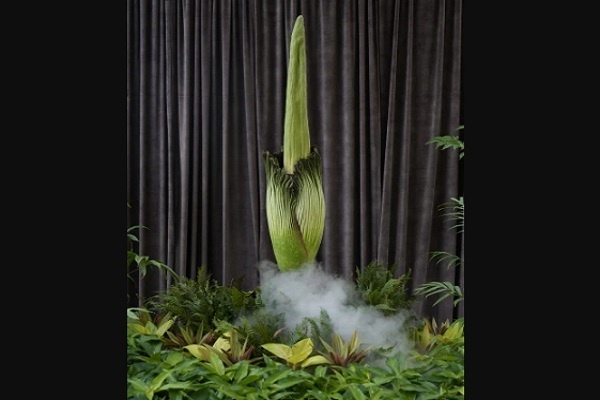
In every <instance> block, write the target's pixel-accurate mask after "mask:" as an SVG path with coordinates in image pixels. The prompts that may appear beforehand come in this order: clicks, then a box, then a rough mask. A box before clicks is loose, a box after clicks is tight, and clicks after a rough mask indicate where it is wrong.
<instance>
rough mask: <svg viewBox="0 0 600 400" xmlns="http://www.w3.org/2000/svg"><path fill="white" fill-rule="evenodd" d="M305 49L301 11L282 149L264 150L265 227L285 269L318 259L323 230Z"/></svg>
mask: <svg viewBox="0 0 600 400" xmlns="http://www.w3.org/2000/svg"><path fill="white" fill-rule="evenodd" d="M305 47H306V46H305V37H304V20H303V17H302V16H301V15H300V16H298V18H296V21H295V23H294V28H293V29H292V35H291V41H290V58H289V68H288V79H287V88H286V90H287V91H286V105H285V107H286V108H285V121H284V130H283V151H282V152H280V153H275V154H270V153H269V152H265V153H264V154H263V158H264V162H265V171H266V178H267V183H266V185H267V194H266V214H267V225H268V228H269V234H270V236H271V244H272V246H273V252H274V254H275V258H276V261H277V265H278V267H279V269H280V270H281V271H289V270H293V269H297V268H299V267H301V266H302V265H303V264H306V263H310V262H312V261H314V260H315V258H316V255H317V251H318V250H319V247H320V246H321V241H322V239H323V230H324V228H325V198H324V195H323V185H322V167H321V157H320V155H319V153H318V152H317V150H316V148H315V147H314V146H313V147H311V145H310V134H309V129H308V108H307V84H306V83H307V80H306V51H305V50H306V49H305ZM282 164H283V166H282Z"/></svg>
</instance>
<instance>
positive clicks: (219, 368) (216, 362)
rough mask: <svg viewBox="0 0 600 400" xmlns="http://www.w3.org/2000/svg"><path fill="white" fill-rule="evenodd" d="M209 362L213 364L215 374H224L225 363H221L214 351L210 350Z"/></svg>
mask: <svg viewBox="0 0 600 400" xmlns="http://www.w3.org/2000/svg"><path fill="white" fill-rule="evenodd" d="M209 361H210V364H211V365H212V366H213V368H214V369H215V371H216V372H217V374H219V375H220V376H223V375H225V365H223V361H221V359H220V358H219V356H217V355H216V354H215V353H213V352H211V353H210V355H209Z"/></svg>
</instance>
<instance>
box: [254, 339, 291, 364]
mask: <svg viewBox="0 0 600 400" xmlns="http://www.w3.org/2000/svg"><path fill="white" fill-rule="evenodd" d="M261 347H263V348H264V349H265V350H268V351H270V352H271V353H273V354H275V355H276V356H277V357H279V358H283V359H284V360H286V361H287V360H288V359H289V358H290V357H291V356H292V348H291V347H290V346H287V345H285V344H282V343H265V344H263V345H261Z"/></svg>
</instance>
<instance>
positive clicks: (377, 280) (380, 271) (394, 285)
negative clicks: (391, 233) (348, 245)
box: [355, 261, 415, 315]
mask: <svg viewBox="0 0 600 400" xmlns="http://www.w3.org/2000/svg"><path fill="white" fill-rule="evenodd" d="M395 267H396V266H395V265H392V266H388V265H387V264H386V263H378V262H376V261H371V263H369V265H367V266H366V267H365V268H364V269H363V270H362V271H361V270H360V268H357V269H356V277H355V281H356V288H357V289H358V291H359V293H360V294H361V296H362V300H363V301H364V302H365V303H366V304H368V305H371V306H373V307H375V308H377V309H378V310H381V311H382V312H383V314H384V315H391V314H395V313H397V312H398V311H400V310H409V309H410V307H411V305H412V304H413V303H414V301H415V296H413V295H410V294H408V290H407V288H406V284H407V283H408V282H409V281H410V273H411V272H410V270H409V272H408V273H406V274H403V275H401V276H400V277H398V278H396V277H394V272H393V271H394V269H395Z"/></svg>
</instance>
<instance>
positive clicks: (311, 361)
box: [127, 16, 464, 400]
mask: <svg viewBox="0 0 600 400" xmlns="http://www.w3.org/2000/svg"><path fill="white" fill-rule="evenodd" d="M305 69H306V60H305V40H304V22H303V18H302V16H299V17H298V18H297V19H296V21H295V24H294V27H293V30H292V36H291V45H290V63H289V72H288V86H287V98H286V114H285V126H284V144H283V150H282V152H281V153H276V154H270V153H269V152H265V153H264V161H265V171H266V175H267V196H266V202H267V204H266V205H267V222H268V227H269V232H270V237H271V241H272V246H273V250H274V255H275V258H276V260H277V263H276V264H277V270H276V271H271V272H270V274H271V275H268V274H265V275H264V276H263V275H261V279H263V278H264V281H263V282H262V283H264V284H263V285H261V287H258V288H256V289H255V290H251V291H244V290H242V289H241V286H240V285H239V283H240V282H232V284H231V285H229V286H223V285H219V284H218V283H217V281H216V280H214V279H212V277H211V275H210V274H209V273H208V271H207V268H206V267H205V266H201V267H200V268H199V270H198V274H197V278H196V279H188V278H185V277H179V276H177V275H176V274H175V272H174V271H173V270H172V269H170V268H169V267H167V266H166V265H164V264H163V263H160V262H157V261H155V260H151V259H149V258H147V257H142V256H139V255H138V254H136V253H134V252H133V250H132V249H130V250H128V271H129V266H130V265H131V263H132V262H134V261H135V262H137V264H138V265H139V264H140V262H141V264H142V265H141V268H143V267H146V266H154V267H156V268H160V269H161V270H164V271H166V272H168V273H170V274H172V275H173V276H174V278H175V279H174V283H173V285H171V286H170V288H169V289H168V290H167V291H166V292H165V293H160V294H158V295H156V296H154V297H153V298H151V299H148V300H147V301H146V302H145V304H146V306H145V307H139V308H129V309H127V399H131V400H142V399H144V400H167V399H169V400H184V399H186V400H187V399H195V400H201V399H202V400H204V399H206V400H208V399H210V400H212V399H239V400H245V399H250V400H259V399H264V400H272V399H273V400H274V399H279V400H288V399H289V400H292V399H293V400H300V399H307V400H308V399H317V400H328V399H340V400H344V399H380V400H392V399H393V400H409V399H410V400H426V399H464V320H462V319H461V320H457V321H454V322H452V323H450V322H448V321H446V322H444V323H442V324H438V323H437V322H435V320H428V319H421V320H418V319H416V318H415V317H414V315H413V314H412V313H411V311H410V310H411V305H412V303H413V302H414V300H415V296H414V295H410V294H408V293H407V288H406V285H407V283H408V282H409V281H410V273H408V274H405V275H402V276H400V277H395V276H394V273H393V270H394V266H391V267H390V266H388V265H386V264H383V263H378V262H372V263H370V264H369V265H367V266H366V267H365V268H363V269H360V268H357V269H356V274H355V278H354V281H353V282H340V281H335V280H334V281H332V282H331V286H327V287H325V290H327V291H328V292H333V293H334V296H337V297H336V299H338V300H340V301H339V303H338V304H336V307H334V308H331V309H328V308H326V307H321V309H320V311H319V312H318V313H313V314H312V315H310V316H304V317H303V318H300V319H299V320H295V321H294V322H293V323H290V319H289V318H290V313H288V312H286V310H288V309H287V308H281V307H282V306H285V307H290V306H295V305H297V304H294V303H295V302H294V299H293V298H291V297H288V295H289V296H291V294H290V293H286V291H285V290H281V292H282V293H278V294H277V296H278V297H277V296H275V297H274V296H273V293H272V292H271V291H273V287H272V286H270V285H267V284H266V281H267V280H268V279H267V278H269V277H273V279H279V278H287V277H289V278H290V279H291V280H293V281H298V280H300V279H302V277H303V274H311V273H312V274H318V273H319V271H316V270H315V262H314V261H315V259H316V256H317V253H318V249H319V247H320V243H321V240H322V236H323V229H324V218H325V201H324V193H323V188H322V183H321V159H320V156H319V154H318V152H317V150H316V148H314V147H311V146H310V137H309V131H308V119H307V113H306V70H305ZM129 234H130V231H129V230H128V238H129V239H130V240H135V237H130V236H129ZM142 272H144V271H142ZM316 276H317V277H321V278H322V277H323V275H316ZM313 278H314V276H313ZM277 282H281V281H277ZM275 286H277V285H275ZM275 289H277V287H275ZM346 294H347V295H346ZM425 294H426V295H428V293H425ZM302 295H303V296H304V297H303V299H307V298H308V296H309V294H308V293H302ZM330 300H331V299H329V300H328V299H327V298H326V297H323V298H322V301H323V302H326V301H330ZM300 305H302V304H300ZM340 313H341V315H343V316H346V317H347V316H352V318H346V319H347V320H351V321H349V322H350V323H353V324H356V326H354V325H351V326H344V325H345V324H344V323H342V322H348V321H340V320H339V319H337V314H340ZM379 327H381V329H379ZM383 327H385V328H383ZM389 336H395V337H397V340H396V341H393V340H392V341H389V340H387V339H389ZM380 339H381V340H380ZM384 339H386V340H384Z"/></svg>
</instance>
